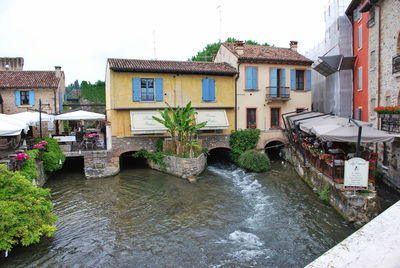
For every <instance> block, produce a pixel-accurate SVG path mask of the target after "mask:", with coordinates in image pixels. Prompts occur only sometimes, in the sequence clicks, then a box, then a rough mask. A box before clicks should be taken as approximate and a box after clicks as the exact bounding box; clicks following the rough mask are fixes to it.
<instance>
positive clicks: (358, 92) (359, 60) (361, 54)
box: [346, 0, 370, 122]
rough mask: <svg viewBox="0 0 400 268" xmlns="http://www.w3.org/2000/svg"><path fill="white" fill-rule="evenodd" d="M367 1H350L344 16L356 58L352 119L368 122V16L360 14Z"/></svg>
mask: <svg viewBox="0 0 400 268" xmlns="http://www.w3.org/2000/svg"><path fill="white" fill-rule="evenodd" d="M365 2H367V0H363V1H362V0H359V1H352V2H351V3H350V5H349V7H348V8H347V10H346V15H347V17H348V18H349V20H350V22H351V23H352V25H353V56H354V57H356V60H355V62H354V69H353V78H354V79H353V99H354V108H353V118H355V119H357V120H361V121H365V122H368V121H369V109H368V104H369V98H368V93H369V92H368V73H369V70H368V66H369V65H368V58H369V51H368V47H369V25H370V23H369V14H368V13H361V8H362V6H363V4H364V3H365Z"/></svg>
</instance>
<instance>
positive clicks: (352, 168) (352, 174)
mask: <svg viewBox="0 0 400 268" xmlns="http://www.w3.org/2000/svg"><path fill="white" fill-rule="evenodd" d="M368 170H369V162H368V161H365V160H364V159H362V158H359V157H354V158H351V159H350V160H348V161H345V162H344V189H348V190H361V189H368Z"/></svg>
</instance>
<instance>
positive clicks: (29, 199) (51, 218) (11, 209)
mask: <svg viewBox="0 0 400 268" xmlns="http://www.w3.org/2000/svg"><path fill="white" fill-rule="evenodd" d="M52 209H53V204H52V203H51V201H50V190H49V189H43V188H39V187H35V186H33V185H32V183H31V182H29V181H28V180H26V179H25V178H24V176H22V175H21V174H20V172H11V171H8V170H7V167H6V166H5V165H0V211H1V213H0V251H1V250H11V249H12V247H13V245H15V244H18V243H22V245H24V246H28V245H30V244H32V243H37V242H39V240H40V237H41V236H43V235H47V236H52V235H53V234H54V232H55V231H56V228H55V226H52V224H54V223H55V222H56V221H57V216H56V215H54V214H52V213H51V210H52Z"/></svg>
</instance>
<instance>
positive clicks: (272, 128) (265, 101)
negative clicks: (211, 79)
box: [214, 41, 312, 149]
mask: <svg viewBox="0 0 400 268" xmlns="http://www.w3.org/2000/svg"><path fill="white" fill-rule="evenodd" d="M290 46H291V47H290V48H278V47H266V46H258V45H247V44H243V42H240V41H238V42H236V43H223V44H222V45H221V47H220V49H219V51H218V53H217V55H216V57H215V60H214V61H215V62H227V63H229V64H230V65H232V66H233V67H235V68H236V70H237V71H238V73H239V77H238V79H237V82H236V87H237V107H236V108H237V127H238V129H245V128H258V129H260V130H261V137H260V141H259V144H258V146H257V148H258V149H262V148H265V146H266V145H267V144H269V143H270V142H273V141H281V142H284V135H283V131H282V129H283V122H282V119H281V115H282V114H283V113H287V112H292V111H296V110H297V111H302V110H303V109H306V108H308V109H311V64H312V61H310V60H309V59H307V58H306V57H304V56H302V55H301V54H299V53H298V52H297V42H295V41H292V42H290Z"/></svg>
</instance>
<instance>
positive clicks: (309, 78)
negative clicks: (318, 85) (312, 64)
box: [306, 70, 311, 90]
mask: <svg viewBox="0 0 400 268" xmlns="http://www.w3.org/2000/svg"><path fill="white" fill-rule="evenodd" d="M306 90H311V70H307V71H306Z"/></svg>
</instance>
